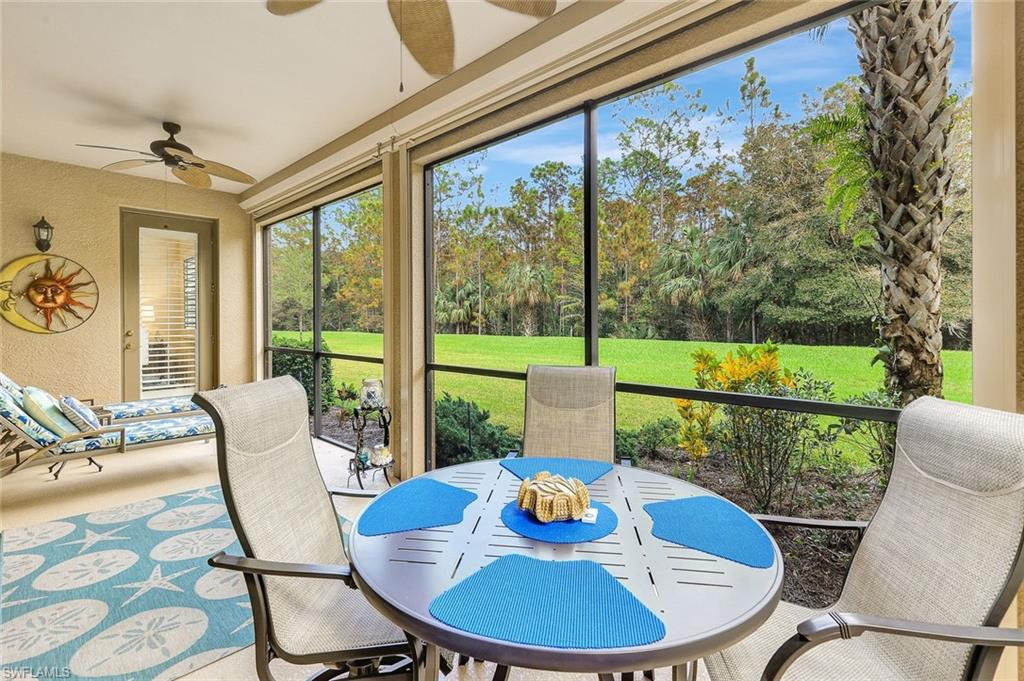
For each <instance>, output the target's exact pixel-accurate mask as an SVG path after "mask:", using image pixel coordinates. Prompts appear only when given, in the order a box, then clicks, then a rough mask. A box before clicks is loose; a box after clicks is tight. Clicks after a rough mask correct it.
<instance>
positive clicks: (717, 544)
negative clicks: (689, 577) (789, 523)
mask: <svg viewBox="0 0 1024 681" xmlns="http://www.w3.org/2000/svg"><path fill="white" fill-rule="evenodd" d="M644 510H645V511H647V514H648V515H649V516H651V518H652V519H653V520H654V526H653V527H652V528H651V534H653V535H654V536H655V537H657V538H658V539H664V540H665V541H668V542H672V543H673V544H680V545H681V546H686V547H689V548H691V549H697V550H698V551H703V552H704V553H710V554H711V555H713V556H718V557H720V558H726V559H728V560H732V561H735V562H737V563H742V564H743V565H749V566H750V567H755V568H769V567H771V566H772V565H773V564H774V563H775V550H774V548H773V547H772V540H771V538H769V536H768V533H767V532H765V531H764V528H762V527H761V526H760V525H758V524H757V522H756V521H755V520H754V519H753V518H751V517H750V516H749V515H747V514H746V513H744V512H743V511H742V510H740V509H739V508H737V507H736V506H734V505H732V504H730V503H729V502H728V501H724V500H722V499H719V498H717V497H710V496H700V497H690V498H687V499H673V500H672V501H655V502H652V503H650V504H644Z"/></svg>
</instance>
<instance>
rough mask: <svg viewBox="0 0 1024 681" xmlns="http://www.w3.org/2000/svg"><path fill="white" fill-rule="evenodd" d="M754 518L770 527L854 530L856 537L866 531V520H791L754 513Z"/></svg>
mask: <svg viewBox="0 0 1024 681" xmlns="http://www.w3.org/2000/svg"><path fill="white" fill-rule="evenodd" d="M754 517H755V518H757V519H758V520H760V521H761V522H762V523H768V524H772V525H790V526H792V527H810V528H815V529H819V530H856V531H857V534H858V535H862V534H864V530H866V529H868V522H867V521H866V520H823V519H820V518H793V517H791V516H787V515H764V514H761V513H755V514H754Z"/></svg>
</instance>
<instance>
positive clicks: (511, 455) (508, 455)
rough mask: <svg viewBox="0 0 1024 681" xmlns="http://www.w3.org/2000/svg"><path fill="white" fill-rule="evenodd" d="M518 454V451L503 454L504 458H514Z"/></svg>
mask: <svg viewBox="0 0 1024 681" xmlns="http://www.w3.org/2000/svg"><path fill="white" fill-rule="evenodd" d="M518 456H519V452H509V453H508V454H506V455H505V458H506V459H515V458H517V457H518Z"/></svg>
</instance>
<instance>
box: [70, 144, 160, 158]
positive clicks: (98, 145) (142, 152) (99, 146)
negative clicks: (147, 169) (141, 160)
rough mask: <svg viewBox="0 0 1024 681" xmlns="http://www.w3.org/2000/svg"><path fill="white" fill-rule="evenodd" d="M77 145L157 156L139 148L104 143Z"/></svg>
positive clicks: (78, 145) (79, 145)
mask: <svg viewBox="0 0 1024 681" xmlns="http://www.w3.org/2000/svg"><path fill="white" fill-rule="evenodd" d="M75 146H76V147H89V148H90V149H113V150H114V151H130V152H132V153H133V154H142V155H143V156H153V157H154V158H157V155H156V154H153V153H151V152H148V151H139V150H138V149H125V148H124V147H106V146H103V145H102V144H76V145H75Z"/></svg>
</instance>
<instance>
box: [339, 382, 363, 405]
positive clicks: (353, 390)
mask: <svg viewBox="0 0 1024 681" xmlns="http://www.w3.org/2000/svg"><path fill="white" fill-rule="evenodd" d="M335 395H337V396H338V406H339V407H341V408H342V409H347V410H351V409H353V408H355V407H358V406H359V388H358V387H356V385H355V384H354V383H341V385H339V386H338V389H337V390H336V391H335Z"/></svg>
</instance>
